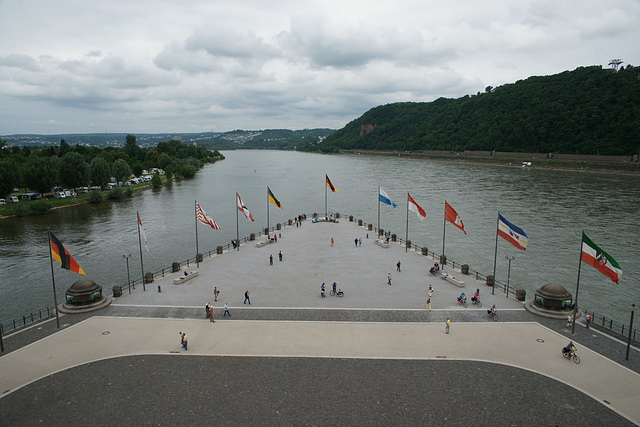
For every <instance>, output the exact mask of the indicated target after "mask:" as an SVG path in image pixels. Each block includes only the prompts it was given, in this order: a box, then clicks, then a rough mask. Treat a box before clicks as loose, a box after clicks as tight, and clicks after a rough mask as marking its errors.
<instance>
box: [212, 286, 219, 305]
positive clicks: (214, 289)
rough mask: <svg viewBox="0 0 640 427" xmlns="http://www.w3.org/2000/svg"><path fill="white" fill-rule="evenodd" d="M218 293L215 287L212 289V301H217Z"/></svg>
mask: <svg viewBox="0 0 640 427" xmlns="http://www.w3.org/2000/svg"><path fill="white" fill-rule="evenodd" d="M219 293H220V291H219V290H218V287H217V286H216V287H215V288H213V298H214V299H213V300H214V301H218V294H219Z"/></svg>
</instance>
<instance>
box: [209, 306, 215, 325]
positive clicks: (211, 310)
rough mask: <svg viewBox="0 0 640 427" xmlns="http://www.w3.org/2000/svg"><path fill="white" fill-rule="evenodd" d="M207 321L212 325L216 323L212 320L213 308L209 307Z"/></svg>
mask: <svg viewBox="0 0 640 427" xmlns="http://www.w3.org/2000/svg"><path fill="white" fill-rule="evenodd" d="M209 320H210V321H211V322H212V323H215V322H216V321H215V319H214V318H213V306H211V307H209Z"/></svg>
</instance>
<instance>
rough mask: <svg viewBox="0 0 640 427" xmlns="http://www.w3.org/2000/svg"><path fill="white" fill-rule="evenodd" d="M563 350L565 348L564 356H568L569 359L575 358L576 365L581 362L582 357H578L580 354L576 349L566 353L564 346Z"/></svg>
mask: <svg viewBox="0 0 640 427" xmlns="http://www.w3.org/2000/svg"><path fill="white" fill-rule="evenodd" d="M562 350H563V351H562V357H565V358H567V359H569V360H573V362H574V363H575V364H576V365H578V364H580V358H579V357H578V355H577V354H576V350H574V351H570V352H568V353H566V352H565V351H564V348H563V349H562Z"/></svg>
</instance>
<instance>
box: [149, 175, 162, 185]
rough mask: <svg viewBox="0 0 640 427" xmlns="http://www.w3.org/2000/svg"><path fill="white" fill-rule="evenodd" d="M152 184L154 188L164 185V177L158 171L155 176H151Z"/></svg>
mask: <svg viewBox="0 0 640 427" xmlns="http://www.w3.org/2000/svg"><path fill="white" fill-rule="evenodd" d="M151 185H153V188H160V187H162V178H160V175H158V174H157V173H156V174H154V175H153V177H152V178H151Z"/></svg>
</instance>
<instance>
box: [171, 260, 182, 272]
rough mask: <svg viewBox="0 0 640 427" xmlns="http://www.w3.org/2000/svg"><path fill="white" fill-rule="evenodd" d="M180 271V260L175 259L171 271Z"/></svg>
mask: <svg viewBox="0 0 640 427" xmlns="http://www.w3.org/2000/svg"><path fill="white" fill-rule="evenodd" d="M178 271H180V263H179V262H178V261H175V262H174V263H173V264H171V272H172V273H176V272H178Z"/></svg>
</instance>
